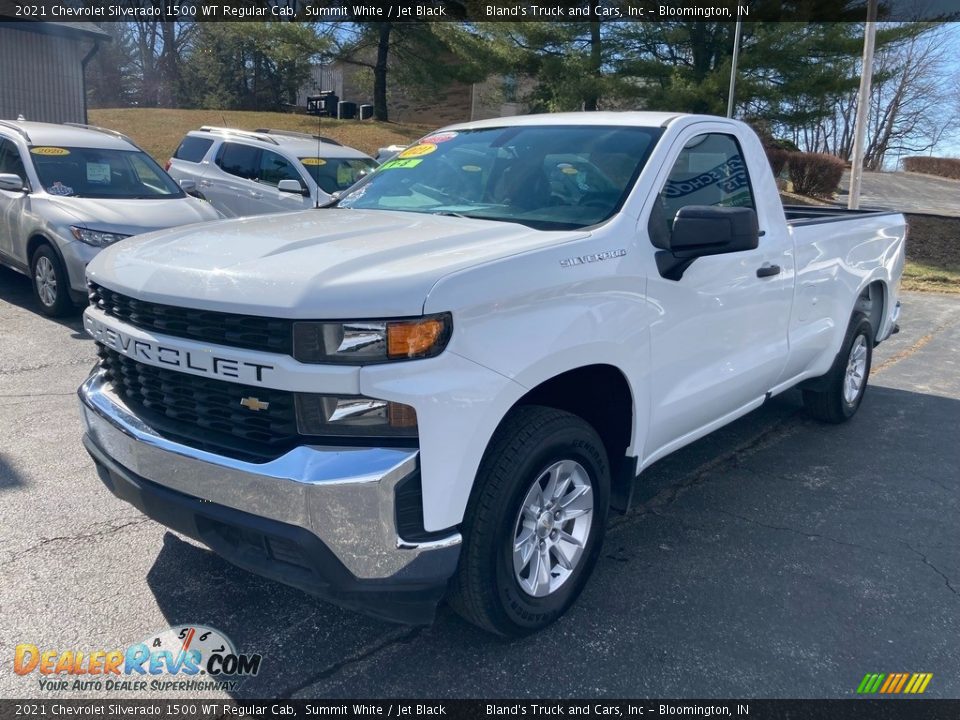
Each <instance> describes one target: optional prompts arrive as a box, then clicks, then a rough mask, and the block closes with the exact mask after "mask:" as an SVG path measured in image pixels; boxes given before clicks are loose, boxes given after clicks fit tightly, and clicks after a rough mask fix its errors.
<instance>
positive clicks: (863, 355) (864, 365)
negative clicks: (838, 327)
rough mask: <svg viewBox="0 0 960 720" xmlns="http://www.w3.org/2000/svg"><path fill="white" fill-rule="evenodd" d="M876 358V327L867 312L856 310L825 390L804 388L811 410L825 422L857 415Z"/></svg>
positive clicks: (810, 412) (806, 402) (824, 382)
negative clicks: (874, 335) (874, 333)
mask: <svg viewBox="0 0 960 720" xmlns="http://www.w3.org/2000/svg"><path fill="white" fill-rule="evenodd" d="M872 360H873V327H872V326H871V325H870V321H869V320H868V319H867V316H866V315H864V314H863V313H860V312H857V313H854V315H853V318H852V319H851V320H850V326H849V327H848V328H847V334H846V337H844V339H843V345H842V346H841V347H840V352H839V353H837V357H836V358H835V359H834V361H833V365H832V366H831V368H830V371H829V372H828V373H827V374H826V375H824V376H823V378H822V380H823V386H822V389H820V388H818V389H816V390H804V391H803V404H804V406H805V407H806V409H807V412H808V413H809V414H810V415H811V416H813V417H814V418H816V419H817V420H820V421H822V422H828V423H833V424H839V423H842V422H846V421H847V420H849V419H850V418H852V417H853V416H854V414H856V412H857V410H858V409H859V408H860V403H861V401H862V400H863V394H864V393H865V392H866V390H867V379H868V378H869V377H870V363H871V362H872Z"/></svg>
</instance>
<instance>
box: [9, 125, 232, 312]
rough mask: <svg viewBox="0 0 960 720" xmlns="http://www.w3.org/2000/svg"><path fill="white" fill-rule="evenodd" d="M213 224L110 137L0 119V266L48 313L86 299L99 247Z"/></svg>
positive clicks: (144, 158) (155, 168)
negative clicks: (19, 278)
mask: <svg viewBox="0 0 960 720" xmlns="http://www.w3.org/2000/svg"><path fill="white" fill-rule="evenodd" d="M219 217H220V214H219V213H218V212H217V211H216V210H215V209H214V208H213V207H212V206H211V205H210V204H209V203H205V202H202V201H200V200H197V199H196V198H192V197H188V196H187V195H186V194H185V192H184V191H183V189H181V188H180V187H179V186H178V185H177V184H176V183H175V182H174V181H173V180H172V179H171V178H170V176H169V175H167V173H165V172H164V171H163V168H161V167H160V166H159V165H158V164H157V163H156V162H155V161H154V160H153V158H151V157H150V156H149V155H147V153H145V152H143V151H142V150H141V149H140V148H138V147H137V146H136V145H135V144H134V143H133V141H132V140H130V138H128V137H126V136H124V135H121V134H120V133H118V132H114V131H112V130H106V129H103V128H97V127H92V126H88V125H73V124H66V125H55V124H49V123H38V122H24V121H6V120H4V121H0V262H2V263H3V264H4V265H7V266H9V267H11V268H13V269H14V270H17V271H19V272H22V273H24V274H27V275H29V277H30V278H32V280H33V289H34V293H35V294H36V296H37V299H38V300H39V301H40V308H41V309H42V310H43V312H45V313H46V314H48V315H60V314H63V313H65V312H67V311H68V310H69V309H70V308H71V307H72V305H73V303H74V302H82V301H85V300H86V296H87V292H86V280H85V276H84V273H85V270H86V266H87V263H88V262H90V261H91V260H92V259H93V258H94V256H95V255H96V254H97V253H98V252H100V250H101V249H103V248H104V247H106V246H108V245H112V244H113V243H115V242H116V241H118V240H121V239H123V238H126V237H129V236H130V235H137V234H139V233H143V232H148V231H151V230H158V229H161V228H169V227H173V226H176V225H186V224H187V223H196V222H203V221H206V220H216V219H217V218H219Z"/></svg>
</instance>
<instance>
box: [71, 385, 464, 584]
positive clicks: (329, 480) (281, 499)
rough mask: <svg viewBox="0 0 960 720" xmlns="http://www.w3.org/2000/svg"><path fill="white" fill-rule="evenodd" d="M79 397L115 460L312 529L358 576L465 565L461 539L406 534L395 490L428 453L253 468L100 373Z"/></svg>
mask: <svg viewBox="0 0 960 720" xmlns="http://www.w3.org/2000/svg"><path fill="white" fill-rule="evenodd" d="M79 395H80V400H81V408H82V410H83V418H84V423H85V425H86V433H87V442H88V443H92V445H93V446H94V448H95V449H96V450H97V451H98V452H99V453H102V454H103V455H104V456H106V457H105V458H104V459H105V460H109V461H112V462H113V463H115V464H116V465H118V466H121V467H122V468H124V469H125V470H126V471H128V472H129V473H131V474H132V475H133V476H136V477H138V478H142V479H144V480H147V481H149V482H150V483H154V484H156V485H160V486H162V487H164V488H168V489H170V490H174V491H176V492H177V493H182V494H183V495H185V496H190V497H191V498H198V499H199V500H200V501H203V502H209V503H215V504H216V505H219V506H224V507H227V508H232V509H234V510H239V511H241V512H243V513H248V514H250V515H253V516H257V517H261V518H266V519H268V520H273V521H277V522H279V523H284V524H286V525H290V526H295V527H297V528H302V529H304V530H306V531H308V532H309V533H311V534H312V535H314V536H316V538H319V540H320V541H321V542H322V543H323V544H324V545H325V546H326V547H327V548H329V550H330V551H331V552H332V553H333V554H334V555H335V556H336V558H337V559H338V560H339V561H340V563H342V564H343V566H344V567H345V568H346V569H347V570H348V571H349V572H350V573H351V574H352V575H353V576H354V577H355V578H357V579H358V580H361V581H363V580H374V581H379V580H393V579H396V580H398V581H400V582H403V581H415V580H416V579H417V576H420V575H422V574H424V573H426V574H427V575H430V576H441V575H443V574H444V573H445V572H447V570H446V568H447V566H449V565H450V558H451V557H453V558H454V563H453V567H451V568H449V572H452V570H453V568H455V556H456V554H457V551H458V549H459V545H460V541H461V538H460V534H459V533H452V534H450V535H448V536H445V537H442V538H440V539H434V540H431V541H429V542H421V543H412V542H406V541H404V540H402V539H401V538H400V536H399V534H398V532H397V525H396V519H395V502H394V498H395V493H394V489H395V487H396V485H397V483H398V482H399V481H400V480H402V479H403V478H405V477H407V476H408V475H410V474H412V473H414V472H416V471H417V467H418V455H419V451H418V450H414V449H402V448H356V447H319V446H301V447H297V448H295V449H293V450H291V451H290V452H288V453H286V454H285V455H283V456H281V457H278V458H276V459H275V460H272V461H270V462H267V463H263V464H258V463H249V462H243V461H241V460H236V459H233V458H229V457H224V456H221V455H216V454H214V453H210V452H205V451H203V450H198V449H196V448H193V447H190V446H188V445H183V444H180V443H177V442H173V441H171V440H168V439H166V438H164V437H162V436H161V435H160V434H158V433H157V432H156V431H155V430H153V429H152V428H151V427H150V426H148V425H147V424H145V423H144V422H143V421H141V420H140V419H139V418H137V417H136V416H135V415H134V414H133V413H132V412H131V411H130V409H129V408H127V406H126V405H124V403H123V401H122V400H121V399H120V398H118V397H117V396H116V395H115V394H114V393H113V392H112V390H111V389H110V387H109V385H108V384H107V383H106V382H105V379H104V376H103V374H102V372H100V371H95V372H94V374H92V375H91V376H90V377H89V378H88V379H87V381H86V382H85V383H84V384H83V385H82V386H81V388H80V390H79ZM91 454H93V455H94V456H95V458H96V455H97V454H98V453H96V452H91ZM98 464H102V463H100V462H99V461H98ZM148 514H149V513H148ZM437 551H441V552H437ZM431 555H435V556H436V557H437V559H438V561H439V560H440V557H441V556H442V557H443V560H442V562H441V563H440V565H441V567H436V566H434V567H431V566H432V565H435V564H434V563H431V562H430V557H429V556H431ZM447 574H449V573H447Z"/></svg>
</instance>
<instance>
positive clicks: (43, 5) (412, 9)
mask: <svg viewBox="0 0 960 720" xmlns="http://www.w3.org/2000/svg"><path fill="white" fill-rule="evenodd" d="M865 18H866V0H554V1H553V2H550V1H549V0H546V1H539V0H538V1H537V2H528V1H527V0H413V2H403V1H402V0H395V1H394V0H357V1H356V2H351V1H350V0H0V19H2V20H4V21H11V20H12V21H47V22H61V21H89V22H95V23H111V22H124V21H134V20H147V19H154V20H156V19H160V20H165V21H191V22H207V21H209V22H244V21H255V22H265V21H291V22H333V23H338V22H384V21H387V22H528V21H529V22H544V21H547V22H550V21H555V22H579V21H591V20H598V21H602V22H670V21H686V22H690V21H713V22H716V21H720V22H733V21H736V20H742V21H744V22H777V21H784V22H786V21H797V22H863V21H864V19H865ZM878 19H879V20H880V21H921V20H922V21H934V20H942V21H957V20H960V0H923V2H917V0H880V4H879V11H878Z"/></svg>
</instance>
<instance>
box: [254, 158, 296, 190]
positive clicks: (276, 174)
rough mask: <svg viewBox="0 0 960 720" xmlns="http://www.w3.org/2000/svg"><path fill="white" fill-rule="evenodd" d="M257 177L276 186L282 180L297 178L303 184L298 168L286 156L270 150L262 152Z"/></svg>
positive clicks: (267, 183)
mask: <svg viewBox="0 0 960 720" xmlns="http://www.w3.org/2000/svg"><path fill="white" fill-rule="evenodd" d="M257 179H258V180H259V181H260V182H262V183H264V184H266V185H273V186H274V187H276V186H277V185H279V184H280V181H281V180H296V181H297V182H299V183H300V184H301V185H302V184H303V179H302V178H301V177H300V173H298V172H297V169H296V168H295V167H293V165H291V164H290V162H289V161H288V160H287V159H286V158H284V157H282V156H281V155H277V153H275V152H271V151H270V150H262V151H261V152H260V172H259V173H258V174H257Z"/></svg>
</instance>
